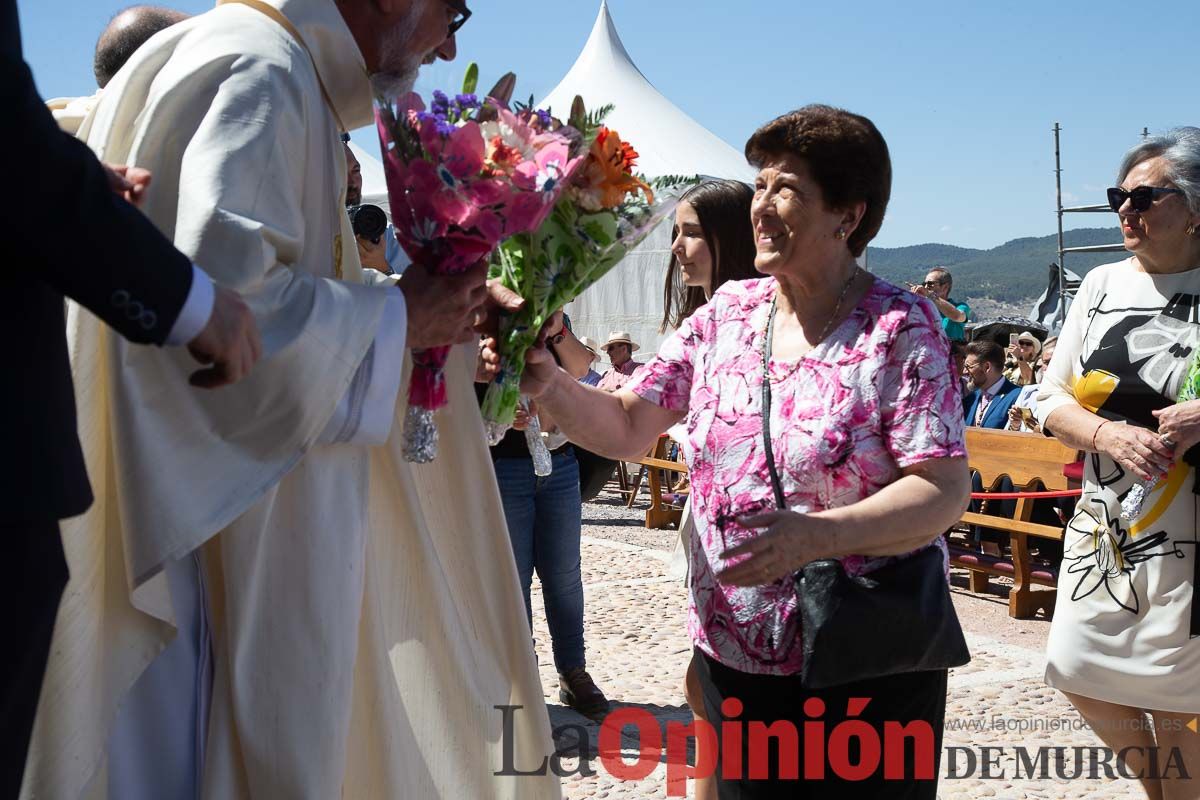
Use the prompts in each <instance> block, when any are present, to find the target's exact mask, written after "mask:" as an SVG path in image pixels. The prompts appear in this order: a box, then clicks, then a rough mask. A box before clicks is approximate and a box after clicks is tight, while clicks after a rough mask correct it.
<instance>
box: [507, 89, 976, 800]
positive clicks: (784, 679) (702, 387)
mask: <svg viewBox="0 0 1200 800" xmlns="http://www.w3.org/2000/svg"><path fill="white" fill-rule="evenodd" d="M746 154H747V157H748V159H749V160H750V162H751V163H753V164H755V165H756V166H757V167H758V169H759V173H758V178H757V180H756V182H755V191H754V198H753V202H752V205H751V208H750V215H751V221H752V223H753V230H754V242H755V248H756V250H757V254H756V256H755V262H754V263H755V267H756V268H757V269H758V271H759V272H761V273H763V274H764V275H766V276H767V277H765V278H761V279H758V280H750V281H729V282H728V283H726V284H724V285H723V286H722V287H721V288H720V289H718V290H717V291H715V292H714V293H713V296H712V298H711V299H710V300H709V302H708V303H707V304H706V305H704V306H703V307H701V308H700V309H698V310H697V311H696V312H695V313H693V314H692V315H691V316H689V317H688V318H687V319H686V320H684V321H683V324H682V325H681V326H680V328H679V330H677V331H676V332H675V333H674V334H673V335H672V336H671V337H670V338H668V339H667V341H666V342H665V343H664V344H663V345H662V347H661V348H660V349H659V352H658V355H657V356H656V357H655V358H654V359H652V360H651V361H650V362H648V363H647V364H646V365H645V366H643V367H642V368H641V369H640V370H639V371H638V372H637V374H636V375H634V377H633V379H632V380H631V381H630V382H629V383H628V384H626V385H625V386H624V387H622V389H621V390H620V391H619V392H617V393H616V394H605V393H603V392H599V391H596V390H594V389H590V388H588V387H585V386H581V385H580V384H578V383H577V382H575V381H574V380H571V379H570V377H569V376H568V375H567V374H566V373H565V372H563V371H561V370H559V369H557V368H556V367H555V366H554V365H553V363H552V361H550V360H548V357H547V356H546V354H545V353H544V352H542V351H535V352H534V353H532V354H531V355H530V356H529V359H528V362H527V365H528V366H527V369H526V373H525V379H524V382H523V388H524V389H525V390H526V391H527V392H528V393H530V394H532V395H535V396H537V397H539V398H540V400H539V402H541V403H542V407H543V408H548V409H550V410H551V413H552V414H554V416H555V418H556V419H557V420H558V422H559V426H560V428H561V429H562V430H563V431H564V432H566V433H567V434H568V436H569V437H570V438H571V439H572V441H575V442H578V443H580V444H582V445H583V446H585V447H587V448H589V449H593V450H596V451H598V452H601V453H604V454H606V455H609V456H612V457H616V458H631V457H636V456H637V455H640V454H641V453H644V452H645V451H646V449H647V448H648V447H649V445H650V444H651V443H652V442H653V441H654V439H655V438H656V437H657V436H658V435H659V434H660V433H661V432H662V431H665V430H666V429H667V428H669V427H671V426H672V425H674V424H675V423H677V422H680V421H682V422H683V424H684V427H685V429H686V431H687V434H686V436H687V447H688V450H689V453H690V454H691V458H690V464H689V466H690V467H691V479H692V502H693V504H694V506H693V515H694V521H695V525H696V537H695V539H694V543H693V545H692V546H693V550H692V553H691V558H690V562H691V564H692V574H691V578H690V581H691V603H690V608H689V614H688V617H689V619H688V629H689V633H690V634H691V637H692V641H693V643H694V644H695V648H696V649H695V653H694V656H695V660H694V663H695V664H696V670H697V673H698V677H699V682H700V689H701V694H702V696H703V703H704V708H705V717H706V718H707V719H708V720H709V721H710V722H711V723H712V724H713V725H717V724H718V723H721V722H722V721H723V720H730V719H736V723H735V724H734V725H733V726H729V727H736V726H738V725H740V726H747V725H748V724H750V723H752V722H761V723H764V724H766V725H773V724H775V723H782V725H780V726H779V727H780V728H784V729H790V730H795V731H796V732H797V738H796V739H790V736H783V737H781V738H778V739H777V740H776V741H777V742H778V746H776V745H771V746H769V747H768V748H764V749H766V750H768V752H762V749H759V748H754V752H750V753H747V752H746V748H747V747H748V746H749V745H748V742H747V740H745V739H743V741H742V743H741V744H739V743H738V742H737V741H736V740H734V739H732V738H728V739H727V738H725V737H727V736H729V734H728V733H727V732H726V731H727V728H726V725H725V724H721V725H719V726H718V730H717V732H716V734H717V742H716V747H715V748H710V749H709V752H716V753H717V754H718V755H717V762H718V763H717V774H716V780H717V792H718V795H719V796H720V797H721V798H731V797H740V798H760V797H788V798H794V797H803V798H839V800H842V799H843V798H860V797H861V798H872V800H878V799H880V798H928V800H933V798H934V796H935V794H936V789H937V779H936V760H937V758H938V750H939V749H940V746H939V744H938V742H939V741H940V734H941V730H942V722H943V716H944V711H945V701H946V670H945V669H932V668H929V669H926V670H925V671H913V672H909V673H906V674H895V673H896V670H894V669H892V668H891V660H892V658H893V656H894V654H893V653H892V652H891V651H890V650H889V648H888V647H886V646H879V647H878V648H877V649H876V651H875V656H876V657H877V659H878V660H877V661H876V662H875V664H874V666H878V667H879V671H873V672H872V673H871V674H873V675H875V676H876V677H864V678H863V679H861V680H857V681H854V682H846V683H843V684H842V685H840V686H833V687H832V688H824V689H810V688H809V687H808V685H807V684H806V683H805V682H803V679H802V677H801V676H802V675H803V672H804V665H805V664H806V663H810V662H808V661H807V659H808V656H807V655H806V654H805V653H804V652H803V650H804V647H803V641H802V631H801V624H800V620H801V611H800V610H799V608H798V599H797V588H796V585H797V582H796V572H797V571H798V570H800V569H801V568H802V567H804V566H805V565H807V564H809V563H811V562H813V561H816V560H822V559H836V560H837V561H839V562H840V564H841V568H842V569H844V570H845V572H846V573H848V574H850V575H859V574H862V573H866V572H871V571H872V570H875V569H877V568H880V567H883V566H884V565H898V564H901V563H903V561H904V559H903V558H900V557H903V556H907V555H908V554H914V555H917V554H919V557H920V559H921V563H932V562H934V561H936V566H935V567H934V570H933V573H932V575H931V576H930V584H929V588H930V589H932V590H934V591H939V590H940V592H941V593H943V594H945V595H946V596H945V599H946V600H947V601H948V600H949V597H948V594H946V592H947V590H946V585H945V572H944V566H943V565H944V563H945V562H944V550H943V551H941V553H940V555H941V556H942V557H939V558H937V559H929V558H928V556H929V555H930V554H931V552H930V548H933V551H932V552H933V553H938V551H939V550H941V548H943V547H944V545H943V544H942V538H941V535H940V534H941V532H942V531H943V530H945V529H946V528H947V527H949V525H951V524H952V523H953V522H954V521H955V520H956V519H958V517H959V515H960V514H961V512H962V510H963V509H964V507H965V505H966V500H967V494H968V489H969V480H968V476H967V469H966V459H965V450H964V447H963V419H962V406H961V400H960V395H959V390H958V387H957V385H956V384H955V376H954V375H953V374H952V372H951V369H950V354H949V341H948V340H947V339H946V337H945V336H944V335H942V332H941V321H940V319H939V315H938V313H937V311H936V310H935V309H934V307H933V306H932V304H930V303H929V302H928V301H927V300H924V299H922V298H920V297H917V296H916V295H914V294H913V293H911V292H909V291H907V290H905V289H901V288H898V287H896V286H893V285H891V284H889V283H887V282H886V281H883V280H880V279H878V278H875V277H874V276H872V275H871V274H870V273H868V272H866V271H864V270H862V269H861V268H859V266H858V264H857V263H856V262H855V258H856V257H857V256H858V255H860V254H861V253H862V252H863V250H864V249H865V248H866V246H867V243H868V242H869V241H870V240H871V239H872V238H873V237H874V236H875V234H876V233H878V231H879V229H880V227H881V225H882V223H883V216H884V211H885V209H886V207H887V201H888V197H889V194H890V192H891V177H892V170H891V161H890V159H889V156H888V150H887V144H886V143H885V142H884V140H883V137H882V136H881V135H880V133H879V131H878V130H877V129H876V128H875V126H874V125H873V124H872V123H871V121H870V120H868V119H866V118H865V117H861V116H858V115H856V114H851V113H849V112H846V111H842V110H840V109H835V108H830V107H828V106H807V107H805V108H802V109H800V110H798V111H794V112H791V113H789V114H785V115H784V116H782V117H780V118H778V119H776V120H774V121H772V122H770V123H767V124H766V125H764V126H763V127H762V128H760V129H759V130H758V131H757V132H755V134H754V135H753V136H752V137H751V139H750V141H749V142H748V143H747V145H746ZM768 443H769V447H768ZM776 509H780V510H776ZM911 563H914V564H915V563H918V562H911ZM914 608H915V600H914ZM867 635H868V634H867V633H866V631H860V630H856V629H849V630H841V631H840V636H838V637H832V639H831V641H830V644H829V645H826V646H824V647H818V648H817V649H819V650H820V651H821V652H820V655H822V656H823V658H824V660H825V663H827V664H830V663H833V664H836V663H837V660H838V657H839V653H841V652H842V647H843V646H844V645H845V644H847V643H854V644H856V645H858V644H861V643H862V639H863V637H865V636H867ZM856 637H858V638H856ZM818 660H819V659H817V658H816V657H813V658H812V659H811V663H813V664H815V663H817V662H818ZM858 666H861V665H860V664H857V663H855V664H851V663H849V661H847V662H844V663H843V669H845V670H848V669H852V668H855V667H858ZM851 698H870V702H869V704H868V706H867V707H866V708H865V709H862V717H860V724H861V723H864V722H865V723H866V724H868V725H871V726H872V729H873V730H876V731H882V730H883V728H882V721H883V720H891V721H894V722H899V723H900V724H901V725H906V724H912V725H913V726H915V727H917V728H920V729H921V730H924V731H926V732H927V733H928V734H929V736H928V738H927V740H926V741H925V742H924V743H923V744H921V745H918V747H917V750H918V751H920V752H919V753H918V754H917V756H916V757H915V758H913V759H909V761H908V763H907V764H905V765H904V776H903V778H901V779H893V780H887V779H885V777H884V774H883V769H882V768H881V767H879V765H878V764H875V765H874V767H875V769H874V771H873V772H871V773H870V774H869V775H863V776H858V777H863V778H864V779H863V780H861V781H856V780H848V779H847V778H850V777H855V776H848V775H845V774H844V773H839V772H838V771H837V770H836V769H834V768H832V767H829V766H827V764H826V763H822V764H820V765H813V764H812V763H811V759H809V761H810V763H809V764H808V765H807V766H806V768H805V770H804V773H805V777H806V778H807V780H805V781H804V782H801V783H798V782H796V781H795V780H789V779H788V774H789V772H790V770H789V768H788V766H787V765H788V763H789V762H790V763H793V764H794V763H796V762H795V760H794V759H793V757H796V756H798V755H799V752H808V750H807V749H805V748H813V750H815V752H822V751H823V748H824V746H825V742H824V741H808V740H805V738H804V737H805V736H810V735H815V734H813V733H812V732H811V730H809V732H807V733H806V732H805V729H806V728H807V729H811V728H812V726H807V725H805V724H804V722H805V721H806V720H807V719H810V718H811V717H813V716H820V717H821V719H822V722H823V723H824V725H825V729H826V730H830V731H832V730H834V729H835V728H836V727H837V725H838V724H839V723H840V721H841V720H843V719H845V718H846V715H847V713H848V712H849V713H855V712H851V711H849V709H851V708H853V709H856V710H857V709H858V706H857V705H856V704H855V703H853V702H852V701H851ZM848 704H849V705H848ZM818 709H819V710H818ZM821 738H822V739H823V738H824V737H823V736H822V737H821ZM835 738H836V737H835ZM785 741H788V742H789V744H787V745H786V747H787V748H788V750H790V752H781V748H783V747H784V746H785V745H784V742H785ZM797 748H799V752H798V750H797ZM831 748H832V749H837V748H836V742H835V743H834V744H833V745H831ZM843 749H844V748H843ZM840 752H841V751H839V753H840ZM731 754H732V755H731ZM738 754H740V760H739V758H738V757H737V756H738ZM763 756H767V758H766V759H765V763H762V764H761V765H760V766H761V767H762V768H763V770H764V774H763V775H761V776H760V775H757V774H753V773H757V772H758V767H757V766H756V765H759V761H760V758H761V757H763ZM839 757H840V756H839V754H838V753H834V754H833V755H832V756H831V758H832V759H834V760H836V759H838V758H839ZM920 764H924V766H923V767H922V766H919V765H920ZM893 766H895V765H893ZM818 767H819V768H820V770H824V773H823V774H818V771H819V770H818V769H817V768H818ZM744 768H748V769H749V770H750V772H751V773H752V774H753V777H751V775H746V774H744V773H743V769H744ZM870 769H871V767H868V770H870Z"/></svg>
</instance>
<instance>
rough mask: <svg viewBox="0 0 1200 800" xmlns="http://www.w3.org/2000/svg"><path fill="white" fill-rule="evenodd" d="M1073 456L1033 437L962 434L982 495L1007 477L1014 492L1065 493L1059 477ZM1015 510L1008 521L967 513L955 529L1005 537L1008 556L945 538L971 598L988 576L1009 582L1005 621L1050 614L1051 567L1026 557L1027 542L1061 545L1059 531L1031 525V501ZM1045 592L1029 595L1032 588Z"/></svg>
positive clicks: (1054, 577)
mask: <svg viewBox="0 0 1200 800" xmlns="http://www.w3.org/2000/svg"><path fill="white" fill-rule="evenodd" d="M1076 455H1077V454H1076V451H1075V450H1073V449H1071V448H1069V447H1067V446H1066V445H1064V444H1063V443H1062V442H1060V441H1058V440H1057V439H1052V438H1049V437H1046V436H1042V435H1041V434H1036V433H1019V432H1015V431H998V430H990V429H987V428H967V463H968V464H969V465H970V467H971V469H972V470H973V471H976V472H978V473H979V477H980V478H981V479H982V482H983V487H984V489H985V491H986V490H988V489H990V488H991V487H994V486H995V485H996V483H997V481H999V480H1000V478H1002V477H1005V476H1007V477H1008V478H1009V480H1011V481H1012V483H1013V487H1014V488H1015V490H1016V491H1018V492H1023V491H1030V492H1036V491H1042V490H1049V491H1060V490H1065V489H1067V488H1070V487H1069V482H1068V480H1067V478H1066V477H1065V476H1064V475H1063V467H1064V465H1066V464H1070V463H1072V462H1074V461H1075V459H1076ZM1015 502H1016V509H1015V511H1014V513H1013V515H1012V517H1011V518H1008V517H1003V516H993V515H991V514H981V513H976V512H972V511H967V512H965V513H964V514H963V515H962V518H961V519H960V520H959V523H960V526H966V527H967V530H968V531H969V526H972V525H976V526H979V527H981V528H986V529H989V530H996V531H1002V532H1004V533H1007V534H1008V536H1009V553H1008V554H1007V555H1004V554H1002V555H999V556H997V555H992V554H986V553H984V552H982V550H980V549H979V548H977V547H975V546H974V545H973V544H972V543H970V542H969V541H967V542H964V541H962V539H961V538H958V537H957V536H956V535H955V534H958V533H961V531H957V530H956V531H954V532H952V533H951V535H950V537H949V539H948V542H949V545H950V563H951V564H952V565H953V566H956V567H960V568H962V569H966V570H968V571H969V573H970V576H969V579H968V580H969V583H968V585H969V588H970V590H971V591H972V592H985V591H987V588H988V578H989V577H990V576H993V575H996V576H1005V577H1009V578H1012V580H1013V587H1012V591H1010V592H1009V595H1008V613H1009V616H1012V617H1015V618H1017V619H1029V618H1031V617H1033V616H1034V615H1035V614H1036V613H1037V611H1038V610H1039V609H1041V610H1043V611H1045V613H1046V616H1048V617H1049V616H1051V615H1052V614H1053V613H1054V598H1055V587H1057V585H1058V569H1057V567H1055V566H1053V565H1050V564H1045V563H1038V562H1035V561H1034V560H1033V558H1032V556H1031V555H1030V552H1029V537H1031V536H1034V537H1039V538H1043V539H1050V540H1054V541H1058V542H1061V541H1062V538H1063V527H1062V526H1056V525H1043V524H1039V523H1036V522H1032V521H1031V520H1032V517H1033V504H1034V503H1035V502H1036V500H1035V499H1032V498H1022V499H1018V500H1016V501H1015ZM1035 585H1037V586H1045V587H1049V589H1043V590H1038V591H1034V590H1033V589H1032V588H1031V587H1032V586H1035Z"/></svg>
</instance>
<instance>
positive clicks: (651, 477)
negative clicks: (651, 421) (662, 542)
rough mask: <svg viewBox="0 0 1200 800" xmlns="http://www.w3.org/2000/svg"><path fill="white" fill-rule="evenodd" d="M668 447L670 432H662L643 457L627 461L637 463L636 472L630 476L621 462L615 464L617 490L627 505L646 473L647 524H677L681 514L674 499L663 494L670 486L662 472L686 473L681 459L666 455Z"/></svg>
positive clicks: (663, 525) (654, 525)
mask: <svg viewBox="0 0 1200 800" xmlns="http://www.w3.org/2000/svg"><path fill="white" fill-rule="evenodd" d="M670 448H671V438H670V437H669V436H667V435H666V434H663V435H662V436H660V437H658V441H657V442H655V443H654V446H653V447H651V448H650V452H649V453H647V454H646V456H645V457H644V458H639V459H637V460H636V461H631V462H629V463H630V464H635V465H637V466H638V474H637V475H636V476H634V477H632V478H631V477H629V476H628V475H627V474H626V473H625V463H624V462H622V463H619V464H618V465H617V469H616V476H615V477H616V480H617V482H618V488H617V491H618V492H620V493H621V494H622V495H623V496H624V497H625V505H626V507H628V508H633V503H634V500H636V499H637V495H638V491H639V489H641V484H642V478H643V477H645V480H646V490H647V493H648V494H649V495H650V507H649V508H648V509H646V527H647V528H666V527H668V526H671V525H676V526H678V525H679V523H680V520H681V519H682V518H683V509H682V508H680V507H679V505H677V504H675V503H669V502H667V499H666V494H667V492H669V491H670V490H671V482H670V481H666V482H664V481H663V479H662V475H663V474H664V473H666V474H678V475H686V474H687V473H688V468H687V464H685V463H684V462H683V461H682V459H681V460H678V461H675V460H672V459H670V458H668V457H667V456H668V455H669V454H670Z"/></svg>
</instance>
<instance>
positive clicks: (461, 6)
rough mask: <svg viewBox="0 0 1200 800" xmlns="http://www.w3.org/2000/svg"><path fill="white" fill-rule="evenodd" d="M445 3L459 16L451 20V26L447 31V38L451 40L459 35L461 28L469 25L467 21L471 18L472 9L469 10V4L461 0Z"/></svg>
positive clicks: (445, 0)
mask: <svg viewBox="0 0 1200 800" xmlns="http://www.w3.org/2000/svg"><path fill="white" fill-rule="evenodd" d="M444 2H445V3H446V5H448V6H450V8H451V10H453V11H454V12H456V14H457V16H455V17H454V19H452V20H450V26H449V28H447V30H446V38H447V39H449V38H450V37H451V36H453V35H454V34H456V33H458V29H459V28H461V27H462V26H463V25H466V24H467V20H469V19H470V18H471V9H469V8H467V4H466V3H463V2H461V1H460V0H444Z"/></svg>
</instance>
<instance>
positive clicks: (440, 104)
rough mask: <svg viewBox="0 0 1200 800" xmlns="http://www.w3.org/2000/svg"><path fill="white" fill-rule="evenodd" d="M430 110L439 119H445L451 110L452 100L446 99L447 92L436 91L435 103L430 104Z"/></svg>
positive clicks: (434, 91)
mask: <svg viewBox="0 0 1200 800" xmlns="http://www.w3.org/2000/svg"><path fill="white" fill-rule="evenodd" d="M429 110H430V111H432V112H433V113H434V114H435V115H437V116H439V117H445V116H446V112H447V111H449V110H450V98H449V97H446V93H445V92H443V91H440V90H438V89H434V90H433V101H432V102H431V103H430V104H429Z"/></svg>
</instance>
